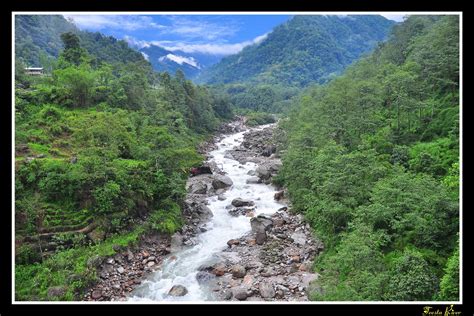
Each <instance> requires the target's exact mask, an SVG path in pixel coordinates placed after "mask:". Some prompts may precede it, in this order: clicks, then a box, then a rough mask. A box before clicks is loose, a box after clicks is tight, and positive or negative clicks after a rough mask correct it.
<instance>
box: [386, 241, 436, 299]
mask: <svg viewBox="0 0 474 316" xmlns="http://www.w3.org/2000/svg"><path fill="white" fill-rule="evenodd" d="M437 287H438V279H437V278H436V275H435V273H434V271H433V269H432V268H431V267H430V266H429V264H428V263H427V262H426V261H425V259H424V258H423V256H422V255H421V254H420V253H419V252H417V251H415V250H408V249H407V250H405V251H404V252H403V254H402V255H401V256H400V257H399V258H397V259H396V260H395V262H394V263H393V267H392V269H391V270H390V278H389V281H388V284H387V292H386V293H385V295H384V299H386V300H390V301H429V300H432V298H433V295H434V294H435V293H436V291H437Z"/></svg>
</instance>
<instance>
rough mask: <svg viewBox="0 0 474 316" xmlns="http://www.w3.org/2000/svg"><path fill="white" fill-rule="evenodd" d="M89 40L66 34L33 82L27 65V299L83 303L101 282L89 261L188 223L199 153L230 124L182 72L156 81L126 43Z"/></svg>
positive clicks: (18, 163) (20, 91) (21, 270)
mask: <svg viewBox="0 0 474 316" xmlns="http://www.w3.org/2000/svg"><path fill="white" fill-rule="evenodd" d="M39 20H41V19H39ZM82 35H83V36H84V34H82ZM83 36H77V35H76V33H75V32H68V33H63V34H61V36H60V37H61V39H62V42H63V43H62V46H63V47H64V50H62V51H61V52H60V54H59V58H58V59H57V60H51V61H52V63H51V72H50V73H49V74H47V75H46V76H39V77H33V76H27V75H26V74H25V73H24V72H23V67H24V64H22V62H21V60H20V59H17V67H16V68H15V70H16V74H15V88H16V91H15V92H16V93H15V151H16V155H15V172H16V177H15V227H16V235H15V236H16V239H15V248H16V249H15V250H16V252H15V253H16V266H15V282H16V283H15V286H16V298H17V299H18V300H47V299H49V300H51V299H53V300H72V299H78V298H79V297H80V295H81V291H82V290H83V289H84V288H85V287H87V286H89V285H90V284H92V283H93V282H95V281H96V280H97V278H98V276H97V275H96V270H95V269H93V267H92V266H91V265H90V264H91V261H90V259H91V258H93V257H96V256H105V255H111V254H114V253H115V252H116V251H117V249H118V248H117V247H121V246H125V245H128V244H130V243H134V242H137V241H138V239H139V237H140V236H141V235H142V234H143V233H145V232H147V231H157V232H160V233H163V234H171V233H173V232H174V231H176V230H177V229H178V228H180V226H181V225H182V223H183V221H182V217H181V216H182V215H181V203H182V198H183V197H184V194H185V180H186V178H187V176H188V170H189V168H190V167H191V166H195V165H196V164H199V163H200V162H201V161H202V159H203V157H202V156H201V155H199V154H198V153H197V151H196V147H197V145H198V143H199V142H201V141H203V140H205V139H207V137H209V135H210V133H212V132H213V131H214V130H215V128H216V127H217V126H218V124H219V123H220V122H221V121H222V120H224V119H228V118H231V117H232V112H231V108H230V104H229V103H228V102H227V101H226V99H223V98H221V97H218V96H215V95H213V94H212V93H211V92H210V91H208V90H207V89H206V88H203V87H198V86H195V85H194V84H192V83H191V82H190V81H188V80H186V79H185V77H184V75H183V73H182V72H178V73H177V75H176V76H175V77H172V76H170V75H168V74H167V73H164V74H161V75H158V74H156V73H154V72H153V71H152V70H151V67H150V64H149V63H148V62H146V61H145V60H144V59H143V58H142V57H141V54H140V53H138V52H134V51H132V50H130V49H129V48H128V47H127V46H126V44H124V43H123V42H117V41H115V40H113V39H111V38H107V37H104V36H102V35H100V34H95V35H94V34H89V35H87V36H86V38H87V40H85V41H84V38H85V37H83ZM17 45H18V46H21V45H22V43H21V41H20V43H17ZM117 47H119V48H121V49H119V50H116V49H115V48H117ZM17 51H18V49H17ZM33 51H34V50H33ZM128 52H134V53H135V54H132V53H130V54H128ZM122 53H125V55H123V54H122ZM20 56H22V55H21V54H20ZM135 56H137V57H139V58H135ZM107 61H109V62H107ZM145 220H146V221H145ZM58 288H59V289H60V290H58ZM51 293H56V294H55V296H51V295H52V294H51Z"/></svg>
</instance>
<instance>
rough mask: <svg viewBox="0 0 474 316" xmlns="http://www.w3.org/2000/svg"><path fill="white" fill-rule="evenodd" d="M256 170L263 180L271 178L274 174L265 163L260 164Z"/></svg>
mask: <svg viewBox="0 0 474 316" xmlns="http://www.w3.org/2000/svg"><path fill="white" fill-rule="evenodd" d="M255 172H256V173H257V176H258V177H259V178H260V179H263V180H265V179H270V177H271V176H272V174H271V172H270V170H269V169H268V167H267V166H265V165H261V166H258V167H257V169H255Z"/></svg>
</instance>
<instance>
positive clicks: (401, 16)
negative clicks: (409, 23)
mask: <svg viewBox="0 0 474 316" xmlns="http://www.w3.org/2000/svg"><path fill="white" fill-rule="evenodd" d="M380 15H381V16H383V17H385V18H386V19H389V20H392V21H396V22H403V20H404V18H405V17H406V16H408V15H406V14H392V13H384V14H380Z"/></svg>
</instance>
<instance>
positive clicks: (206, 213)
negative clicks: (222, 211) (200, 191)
mask: <svg viewBox="0 0 474 316" xmlns="http://www.w3.org/2000/svg"><path fill="white" fill-rule="evenodd" d="M196 211H197V214H198V216H199V218H200V219H201V220H208V219H210V218H211V217H213V216H214V214H212V211H211V209H210V208H209V207H207V206H206V205H204V204H201V205H199V206H198V207H197V208H196Z"/></svg>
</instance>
